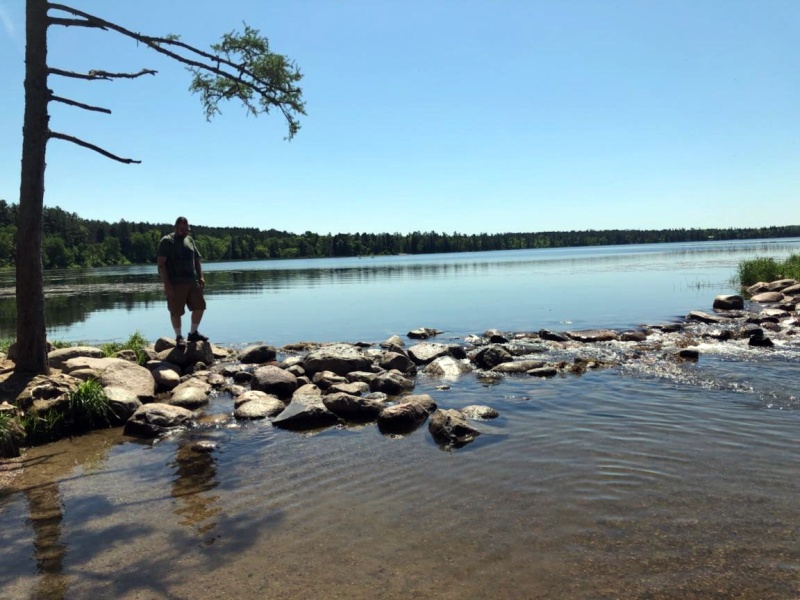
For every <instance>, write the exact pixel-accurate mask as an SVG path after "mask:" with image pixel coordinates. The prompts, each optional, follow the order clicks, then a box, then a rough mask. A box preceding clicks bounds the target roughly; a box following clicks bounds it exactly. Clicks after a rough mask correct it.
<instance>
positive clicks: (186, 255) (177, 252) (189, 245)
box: [158, 233, 202, 283]
mask: <svg viewBox="0 0 800 600" xmlns="http://www.w3.org/2000/svg"><path fill="white" fill-rule="evenodd" d="M158 255H159V256H163V257H165V258H166V259H167V276H168V277H169V281H170V283H186V282H188V281H195V282H196V281H197V273H195V270H194V258H195V255H196V256H197V257H198V258H202V256H201V255H200V251H199V250H198V249H197V246H196V245H195V243H194V240H193V239H192V236H189V235H187V236H185V237H183V238H181V237H179V236H177V235H175V234H174V233H170V234H169V235H165V236H164V237H163V238H161V241H160V242H159V243H158Z"/></svg>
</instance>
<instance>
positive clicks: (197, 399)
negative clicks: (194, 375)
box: [166, 386, 208, 410]
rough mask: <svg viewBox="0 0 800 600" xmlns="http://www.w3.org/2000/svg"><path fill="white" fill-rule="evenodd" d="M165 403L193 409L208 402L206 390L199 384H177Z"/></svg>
mask: <svg viewBox="0 0 800 600" xmlns="http://www.w3.org/2000/svg"><path fill="white" fill-rule="evenodd" d="M166 403H167V404H170V405H171V406H182V407H183V408H188V409H189V410H195V409H197V408H200V407H201V406H205V405H206V404H208V391H207V390H204V389H203V388H201V387H199V386H185V387H180V386H179V387H177V388H175V390H173V392H172V396H170V399H169V400H168V401H167V402H166Z"/></svg>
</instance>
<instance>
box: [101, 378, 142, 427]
mask: <svg viewBox="0 0 800 600" xmlns="http://www.w3.org/2000/svg"><path fill="white" fill-rule="evenodd" d="M103 392H104V393H105V395H106V398H108V408H109V412H110V414H109V421H110V423H111V425H114V426H117V425H122V424H124V423H125V422H126V421H127V420H128V419H130V418H131V416H133V413H135V412H136V411H137V410H138V409H139V408H141V406H142V403H141V401H140V400H139V398H137V396H136V394H134V393H133V392H132V391H130V390H126V389H125V388H121V387H115V386H111V387H107V388H103Z"/></svg>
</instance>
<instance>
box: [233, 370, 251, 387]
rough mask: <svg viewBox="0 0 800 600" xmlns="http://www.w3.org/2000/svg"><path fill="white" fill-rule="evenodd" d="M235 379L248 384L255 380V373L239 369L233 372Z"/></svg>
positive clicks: (236, 381) (241, 383)
mask: <svg viewBox="0 0 800 600" xmlns="http://www.w3.org/2000/svg"><path fill="white" fill-rule="evenodd" d="M233 381H234V382H235V383H238V384H239V385H247V384H249V383H250V382H251V381H253V373H252V372H250V371H237V372H236V373H234V374H233Z"/></svg>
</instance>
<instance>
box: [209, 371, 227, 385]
mask: <svg viewBox="0 0 800 600" xmlns="http://www.w3.org/2000/svg"><path fill="white" fill-rule="evenodd" d="M206 381H207V382H208V385H210V386H211V387H213V388H221V387H222V386H223V385H225V378H224V377H223V376H222V375H220V374H219V373H209V374H208V376H207V377H206Z"/></svg>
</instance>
